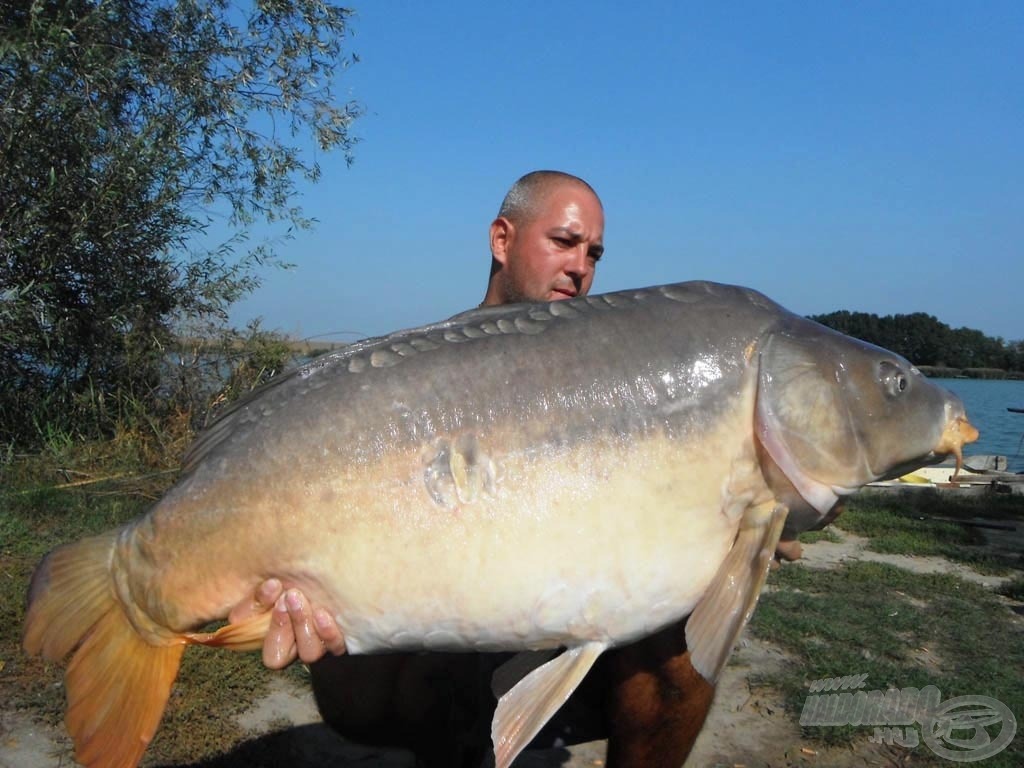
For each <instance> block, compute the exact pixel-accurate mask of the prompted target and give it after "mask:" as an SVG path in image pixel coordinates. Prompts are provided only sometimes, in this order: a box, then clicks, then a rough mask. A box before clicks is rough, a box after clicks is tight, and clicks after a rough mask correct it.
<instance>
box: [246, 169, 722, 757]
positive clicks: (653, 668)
mask: <svg viewBox="0 0 1024 768" xmlns="http://www.w3.org/2000/svg"><path fill="white" fill-rule="evenodd" d="M603 238H604V210H603V208H602V206H601V201H600V200H599V198H598V196H597V194H596V193H595V192H594V190H593V189H592V188H591V187H590V185H589V184H587V183H586V182H585V181H583V180H582V179H580V178H578V177H576V176H572V175H569V174H565V173H561V172H558V171H535V172H533V173H529V174H527V175H526V176H524V177H522V178H521V179H519V180H518V181H517V182H516V183H515V184H514V185H513V186H512V188H511V189H510V190H509V192H508V194H507V195H506V196H505V199H504V201H503V202H502V205H501V208H500V209H499V211H498V216H497V217H496V218H495V219H494V221H493V222H491V226H490V247H491V270H490V276H489V279H488V283H487V291H486V293H485V295H484V300H483V302H482V305H483V306H494V305H500V304H507V303H511V302H519V301H556V300H560V299H568V298H572V297H575V296H584V295H586V294H587V293H588V292H589V291H590V288H591V285H592V284H593V280H594V271H595V268H596V266H597V263H598V261H599V260H600V259H601V256H602V254H603V253H604V239H603ZM271 606H273V608H272V611H273V614H272V622H271V625H272V626H271V632H270V634H269V635H268V636H267V638H266V641H265V644H264V650H263V657H264V662H265V663H266V664H267V666H270V667H274V668H277V667H282V666H285V665H286V664H288V663H290V662H291V661H293V660H294V659H295V658H296V657H298V658H301V659H302V660H303V661H305V662H307V663H311V662H314V661H316V660H317V659H320V658H321V657H322V656H324V655H325V653H330V654H341V653H344V649H345V642H344V637H343V635H342V633H341V631H340V630H339V628H338V626H337V624H336V623H335V622H334V619H333V617H332V616H331V615H330V613H329V612H327V611H325V610H323V609H320V608H317V609H312V608H311V607H310V606H309V605H308V604H307V603H306V600H305V598H304V596H303V595H302V594H301V593H299V592H298V591H297V590H288V591H286V592H284V593H283V594H282V585H281V583H280V582H279V581H277V580H270V581H267V582H265V583H264V584H263V585H261V587H260V590H259V592H258V593H257V595H256V597H255V600H254V601H253V602H251V603H247V604H245V605H241V606H238V607H237V608H236V609H235V611H234V612H232V616H231V620H232V621H237V620H239V619H241V618H244V617H245V616H247V615H250V614H251V613H254V612H259V611H265V610H271ZM683 627H684V623H679V624H676V625H673V626H670V627H667V628H665V629H663V630H661V631H660V632H658V633H657V634H656V635H654V636H652V637H649V638H646V639H644V640H641V641H639V642H636V643H633V644H631V645H628V646H624V647H622V648H618V649H615V650H612V651H609V652H608V653H605V654H604V655H603V656H602V657H601V658H600V659H599V660H598V662H597V664H595V666H594V668H593V669H592V670H591V672H590V673H589V674H588V675H587V677H586V678H585V680H584V681H583V683H582V684H581V685H580V687H579V688H578V689H577V690H576V692H575V693H574V694H573V695H572V697H570V699H569V701H568V702H566V704H565V706H564V707H563V708H562V709H561V710H560V711H559V712H558V713H557V714H556V715H555V717H554V718H553V719H552V721H551V722H550V723H549V724H548V725H547V726H546V727H545V728H544V730H543V731H542V732H541V733H540V734H538V736H537V738H536V739H535V740H534V741H533V742H532V744H531V746H532V747H535V748H536V747H552V746H557V745H561V744H571V743H580V742H583V741H590V740H594V739H599V738H608V761H607V765H608V766H609V767H610V768H662V767H664V768H678V766H680V765H681V764H682V762H683V760H684V759H685V758H686V755H687V754H688V753H689V751H690V748H691V747H692V745H693V742H694V740H695V739H696V737H697V734H698V733H699V731H700V727H701V725H702V724H703V722H704V718H705V717H706V716H707V712H708V709H709V708H710V705H711V699H712V695H713V693H714V687H713V686H712V685H711V684H710V683H708V682H707V681H705V680H704V679H703V678H701V677H700V675H698V674H697V672H696V671H695V670H694V669H693V667H692V666H691V665H690V661H689V654H688V653H687V651H686V643H685V633H684V631H683ZM513 656H514V654H497V653H490V654H477V653H462V654H442V653H431V654H410V653H401V654H390V655H384V656H375V657H374V656H370V657H366V656H364V657H347V656H328V657H327V658H323V659H322V660H320V661H317V663H316V664H314V665H313V666H312V667H311V670H312V677H313V687H314V692H315V693H316V696H317V704H318V705H319V707H320V710H321V714H322V715H323V717H324V720H325V721H326V722H327V723H328V724H330V725H331V726H333V727H334V728H336V729H337V730H338V731H339V732H341V733H342V735H344V736H345V737H347V738H349V739H352V740H355V741H359V742H362V743H367V744H379V745H388V746H402V747H406V748H408V749H411V750H412V751H413V752H415V753H416V755H417V758H418V760H419V764H420V765H422V766H424V767H425V768H452V766H462V768H476V766H478V765H479V764H480V762H481V760H483V759H484V758H485V756H486V755H487V754H488V753H489V751H490V749H491V744H490V721H491V717H492V716H493V713H494V708H495V704H496V700H495V696H494V693H493V692H492V688H491V680H492V675H493V674H494V672H495V671H496V670H498V669H499V668H502V665H504V664H506V663H508V662H509V661H510V660H511V659H512V658H513ZM504 669H505V670H507V669H508V667H505V668H504Z"/></svg>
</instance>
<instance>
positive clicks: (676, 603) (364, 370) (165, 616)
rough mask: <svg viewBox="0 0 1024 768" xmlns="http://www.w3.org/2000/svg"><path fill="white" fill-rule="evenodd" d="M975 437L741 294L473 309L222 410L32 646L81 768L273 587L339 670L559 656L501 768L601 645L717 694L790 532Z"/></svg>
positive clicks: (134, 737)
mask: <svg viewBox="0 0 1024 768" xmlns="http://www.w3.org/2000/svg"><path fill="white" fill-rule="evenodd" d="M976 437H977V432H976V430H974V429H973V427H971V426H970V424H969V423H968V422H967V421H966V416H965V414H964V412H963V406H962V404H961V403H960V402H959V400H957V398H955V397H954V396H953V395H951V394H950V393H948V392H946V391H944V390H942V389H940V388H938V387H936V386H934V385H933V384H931V383H930V382H928V381H926V380H925V379H924V377H922V376H921V374H920V373H919V372H918V371H917V370H916V369H915V368H914V367H913V366H912V365H910V364H909V363H908V362H907V361H906V360H903V359H902V358H899V357H898V356H896V355H894V354H892V353H890V352H887V351H885V350H882V349H879V348H877V347H873V346H871V345H868V344H864V343H863V342H859V341H856V340H854V339H851V338H849V337H846V336H843V335H841V334H838V333H835V332H834V331H830V330H829V329H826V328H824V327H822V326H820V325H817V324H815V323H812V322H810V321H808V320H806V319H804V318H801V317H799V316H797V315H794V314H792V313H790V312H787V311H786V310H784V309H783V308H782V307H779V306H778V305H777V304H775V303H773V302H772V301H770V300H769V299H767V298H766V297H764V296H763V295H761V294H759V293H757V292H756V291H751V290H749V289H744V288H739V287H735V286H725V285H719V284H714V283H680V284H675V285H668V286H656V287H653V288H648V289H641V290H633V291H622V292H617V293H611V294H605V295H602V296H592V297H582V298H577V299H572V300H567V301H561V302H553V303H547V304H544V303H541V304H522V305H509V306H504V307H497V308H486V309H477V310H471V311H469V312H465V313H463V314H461V315H457V316H456V317H454V318H451V319H449V320H447V321H444V322H441V323H435V324H433V325H428V326H424V327H422V328H418V329H411V330H406V331H400V332H397V333H394V334H391V335H389V336H387V337H382V338H378V339H369V340H366V341H362V342H357V343H356V344H353V345H351V346H350V347H348V348H346V349H344V350H340V351H337V352H332V353H329V354H328V355H325V356H323V357H321V358H317V359H316V360H313V361H311V362H310V363H308V364H307V365H305V366H303V367H301V368H299V369H297V370H295V371H294V372H292V373H290V374H287V375H284V376H281V377H278V378H277V379H275V380H273V381H272V382H271V383H270V384H268V385H267V386H266V387H265V388H263V389H262V390H259V391H257V392H256V393H254V394H253V395H252V396H251V397H249V398H248V399H246V400H244V401H242V402H240V403H239V404H237V405H235V406H234V407H233V408H232V409H231V410H230V411H228V412H227V413H226V414H225V415H224V416H222V417H221V419H219V420H218V421H217V422H216V423H215V424H214V425H213V426H212V427H211V428H210V429H209V430H208V431H207V432H206V433H204V434H203V435H201V436H200V437H199V439H198V440H197V441H196V443H195V445H194V447H193V448H192V449H191V450H190V452H189V454H188V455H187V456H186V459H185V462H184V464H185V472H184V474H183V475H182V477H181V478H180V479H179V481H178V482H177V483H176V484H175V485H174V486H173V487H172V488H171V489H170V490H169V491H168V492H167V494H166V495H165V496H164V498H163V499H161V500H160V501H159V502H158V503H157V504H156V505H155V506H154V507H153V508H152V509H151V510H150V511H149V512H148V513H147V514H146V515H145V516H144V517H142V518H140V519H139V520H137V521H135V522H133V523H131V524H129V525H128V526H126V527H125V528H123V529H120V530H118V531H113V532H111V533H109V534H107V535H103V536H99V537H94V538H93V539H89V540H86V541H83V542H78V543H73V544H69V545H66V546H64V547H62V548H59V549H57V550H55V551H54V552H52V553H50V554H49V555H48V556H47V557H46V558H45V559H44V561H43V562H42V563H41V565H40V566H39V568H38V569H37V571H36V574H35V576H34V577H33V582H32V586H31V588H30V596H29V610H28V615H27V618H26V630H25V648H26V650H27V651H28V652H30V653H42V654H43V655H44V656H46V657H47V658H52V659H58V658H61V657H63V656H64V655H66V654H67V653H68V652H72V653H73V657H72V662H71V666H70V668H69V675H68V677H67V683H68V700H69V715H68V720H67V724H68V729H69V732H70V733H71V735H72V737H73V739H74V740H75V744H76V756H77V759H79V760H80V761H81V762H83V763H84V764H86V765H88V766H90V767H91V768H130V767H131V766H134V765H135V764H136V763H137V762H138V760H139V758H140V757H141V755H142V751H143V750H144V748H145V744H146V743H148V741H149V739H150V738H151V737H152V735H153V733H154V732H155V730H156V728H157V725H158V723H159V720H160V716H161V713H162V711H163V708H164V705H165V703H166V699H167V696H168V694H169V691H170V685H171V683H172V682H173V680H174V677H175V675H176V673H177V668H178V664H179V660H180V656H181V650H182V648H183V646H184V645H185V644H203V645H215V646H224V647H228V648H233V649H238V650H246V649H254V648H258V647H259V646H260V645H261V643H262V640H263V637H264V636H265V634H266V631H267V627H268V623H269V616H268V615H267V614H263V615H260V616H256V617H253V618H251V619H249V620H246V621H244V622H240V623H238V624H229V625H227V626H225V627H224V628H222V629H221V630H218V631H217V632H215V633H212V634H197V633H195V631H194V630H196V629H197V628H198V627H201V626H202V625H203V624H205V623H206V622H208V621H211V620H216V619H222V618H224V617H225V616H226V615H227V614H228V612H229V610H230V608H231V607H232V606H234V605H236V604H238V603H241V602H242V601H244V600H246V599H249V598H250V597H251V595H252V594H253V592H254V591H255V589H256V587H257V585H258V584H260V583H261V582H262V581H263V580H264V579H266V578H269V577H276V578H279V579H280V580H281V581H282V583H283V584H284V585H285V586H286V587H298V588H300V589H301V590H302V591H303V592H305V593H306V595H307V596H308V597H309V598H310V600H311V601H312V602H313V603H314V604H317V605H320V606H323V607H325V608H327V609H329V610H330V611H332V613H333V614H334V615H335V617H336V619H337V621H338V624H339V626H340V627H341V628H342V630H343V631H344V633H345V636H346V643H347V647H348V650H349V652H351V653H374V652H381V651H390V650H397V649H426V650H446V651H451V650H456V651H457V650H480V649H487V650H507V651H516V650H528V649H546V648H548V649H551V648H559V647H564V648H565V649H566V650H565V652H564V653H562V654H560V655H557V656H555V657H554V658H552V659H551V660H549V661H547V662H546V663H544V664H542V665H541V666H539V667H537V668H535V669H532V670H531V671H530V672H529V673H528V674H526V675H525V677H523V678H522V679H521V680H520V681H519V682H518V683H516V684H515V685H513V686H512V687H511V689H510V690H508V691H507V692H506V693H505V694H504V695H503V696H502V698H501V700H500V701H499V703H498V707H497V710H496V714H495V718H494V721H493V724H492V735H493V741H494V745H495V755H496V765H497V766H498V768H506V767H507V766H508V765H509V764H510V763H511V761H512V760H513V759H514V758H515V756H516V754H518V752H519V751H520V750H521V749H522V748H523V747H524V746H525V745H526V744H527V743H528V742H529V740H530V739H531V738H532V736H533V735H534V734H535V733H537V731H538V730H539V729H540V728H541V727H542V726H543V724H544V723H545V722H546V721H547V719H548V718H549V717H550V716H551V715H552V714H553V713H554V712H555V711H556V710H557V709H558V707H559V706H560V705H561V703H562V702H564V701H565V699H566V698H567V697H568V696H569V694H570V693H571V692H572V690H573V689H574V688H575V686H576V685H577V684H578V683H579V681H580V680H581V679H582V677H583V676H584V675H585V674H586V672H587V670H588V669H589V668H590V666H591V665H592V664H593V663H594V661H595V660H596V659H597V658H598V656H599V655H600V654H601V653H602V652H603V651H604V650H605V649H607V648H609V647H613V646H616V645H619V644H622V643H625V642H628V641H630V640H633V639H635V638H638V637H642V636H644V635H646V634H649V633H652V632H654V631H656V630H658V629H660V628H662V627H664V626H667V625H668V624H670V623H673V622H675V621H678V620H679V619H681V618H682V617H684V616H687V615H690V619H689V620H688V622H687V630H686V631H687V641H688V643H687V644H688V647H689V649H690V650H691V652H692V660H693V664H694V668H695V669H696V670H697V671H698V672H699V673H700V674H702V675H703V676H704V677H705V678H707V679H708V680H710V681H714V679H715V678H716V677H717V675H718V673H719V671H720V669H721V666H722V665H723V664H724V663H725V659H726V658H727V656H728V653H729V651H730V649H731V648H732V645H733V643H734V641H735V639H736V637H737V635H738V633H739V632H740V630H741V629H742V627H743V624H744V622H745V621H746V619H747V618H748V617H749V615H750V612H751V611H752V610H753V607H754V604H755V603H756V600H757V596H758V594H759V592H760V588H761V585H762V583H763V581H764V578H765V574H766V571H767V565H768V561H769V560H770V558H771V555H772V552H773V551H774V548H775V544H776V542H777V541H778V539H779V536H780V535H781V534H782V530H783V526H784V525H787V526H788V527H789V529H790V530H801V529H804V528H807V527H810V526H813V525H817V524H819V523H820V522H821V521H822V520H824V519H825V518H826V516H827V515H828V514H829V512H831V511H832V509H833V507H834V506H835V504H836V503H837V501H838V499H839V497H840V496H842V495H844V494H846V493H849V492H851V491H852V490H853V489H856V488H857V487H859V486H861V485H863V484H865V483H868V482H871V481H874V480H878V479H881V478H884V477H886V476H888V475H889V474H891V473H893V472H897V471H898V472H900V473H903V472H905V471H906V470H907V468H908V467H914V466H921V465H923V464H926V463H929V462H933V461H937V460H940V459H941V458H942V457H943V456H944V455H946V454H949V453H953V454H956V455H957V456H958V457H959V455H960V449H961V446H962V445H963V444H964V443H966V442H970V441H971V440H972V439H975V438H976ZM787 520H788V522H787ZM115 659H116V660H118V663H117V664H114V663H113V660H115ZM129 714H130V715H131V717H129V716H128V715H129ZM125 723H127V724H129V725H128V726H127V727H126V726H124V724H125Z"/></svg>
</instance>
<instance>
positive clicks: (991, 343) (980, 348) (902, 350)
mask: <svg viewBox="0 0 1024 768" xmlns="http://www.w3.org/2000/svg"><path fill="white" fill-rule="evenodd" d="M810 318H811V320H814V321H816V322H819V323H821V324H822V325H827V326H828V327H829V328H834V329H835V330H837V331H841V332H842V333H845V334H847V335H848V336H853V337H855V338H858V339H863V340H864V341H867V342H870V343H871V344H877V345H878V346H880V347H885V348H886V349H890V350H892V351H893V352H896V353H897V354H900V355H902V356H903V357H905V358H907V359H908V360H909V361H910V362H912V363H914V365H917V366H928V367H934V368H941V369H956V370H963V371H971V370H977V371H979V373H980V371H981V370H982V369H998V370H1001V371H1007V372H1009V371H1016V372H1021V371H1024V340H1022V341H1013V342H1006V341H1004V340H1003V339H1001V338H999V337H996V338H993V337H991V336H986V335H985V334H984V333H982V332H981V331H977V330H974V329H973V328H950V327H949V326H948V325H946V324H945V323H942V322H940V321H939V320H938V319H936V318H935V317H933V316H932V315H928V314H925V313H924V312H914V313H912V314H909V315H885V316H884V317H879V316H878V315H874V314H870V313H868V312H850V311H848V310H845V309H843V310H840V311H838V312H830V313H828V314H825V315H811V316H810Z"/></svg>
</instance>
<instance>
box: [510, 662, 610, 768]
mask: <svg viewBox="0 0 1024 768" xmlns="http://www.w3.org/2000/svg"><path fill="white" fill-rule="evenodd" d="M607 647H608V645H607V644H606V643H599V642H591V643H586V644H585V645H581V646H578V647H576V648H569V649H568V650H566V651H565V652H564V653H562V654H560V655H559V656H557V657H555V658H554V659H552V660H551V661H549V662H547V663H546V664H543V665H541V666H540V667H537V668H536V669H535V670H533V671H532V672H530V673H529V674H528V675H527V676H526V677H524V678H523V679H522V680H520V681H519V682H518V683H517V684H516V685H515V687H513V688H512V690H510V691H509V692H508V693H506V694H505V695H504V696H502V697H501V698H500V699H499V700H498V707H497V709H496V710H495V712H494V720H493V721H492V722H491V741H492V742H493V744H494V762H495V768H508V766H510V765H511V764H512V761H513V760H515V758H516V756H517V755H518V754H519V753H520V752H522V751H523V749H524V748H525V747H526V745H527V744H529V743H530V741H531V740H532V739H533V737H534V736H536V735H537V734H538V733H539V732H540V729H541V728H543V727H544V724H545V723H546V722H547V721H548V720H550V719H551V717H552V716H553V715H554V714H555V712H557V711H558V708H559V707H561V706H562V705H563V704H564V703H565V701H566V699H568V698H569V696H571V695H572V692H573V691H575V690H576V686H578V685H579V684H580V682H581V681H582V680H583V678H584V677H585V676H586V674H587V672H588V671H590V668H591V667H592V666H593V665H594V662H595V661H597V657H598V656H600V655H601V653H602V652H604V650H605V649H606V648H607Z"/></svg>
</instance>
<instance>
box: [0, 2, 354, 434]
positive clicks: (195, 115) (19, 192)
mask: <svg viewBox="0 0 1024 768" xmlns="http://www.w3.org/2000/svg"><path fill="white" fill-rule="evenodd" d="M242 6H243V7H239V4H238V3H235V2H229V0H22V1H21V2H18V1H17V0H14V1H8V0H5V2H3V3H0V443H6V444H8V445H9V444H11V443H12V442H22V441H25V440H26V439H32V438H33V437H35V436H37V435H38V434H39V431H40V429H41V428H42V422H43V420H46V421H47V422H48V423H49V424H50V425H54V424H56V426H57V427H58V428H60V429H64V430H74V429H78V428H81V427H82V425H83V424H86V425H88V427H89V428H91V429H95V428H102V424H97V422H96V420H95V419H84V420H83V419H81V418H76V416H80V415H81V407H82V404H83V403H88V404H89V406H88V407H89V408H90V409H94V408H95V405H96V403H97V402H103V401H104V398H106V401H107V402H116V401H118V400H119V399H121V398H125V397H129V398H132V399H134V400H135V401H138V400H139V399H142V400H145V399H147V398H151V397H153V396H154V395H155V392H156V389H157V383H158V375H159V363H160V358H161V354H162V353H161V350H163V349H164V345H165V344H166V342H167V340H168V339H169V334H170V329H171V327H172V323H173V322H174V321H175V320H176V319H179V318H182V317H205V316H210V315H223V314H224V313H225V310H226V308H227V307H228V306H229V305H230V304H231V302H233V301H235V300H237V299H238V298H239V297H240V296H242V295H243V294H244V293H246V292H247V291H249V290H251V289H252V288H253V287H255V285H256V284H257V282H258V279H259V275H258V269H257V268H258V265H259V264H260V263H263V262H264V261H265V260H267V259H273V253H272V252H268V251H266V250H260V249H253V250H245V249H241V248H240V247H236V246H239V244H240V243H241V242H242V240H241V239H239V238H231V237H227V238H226V239H225V241H223V242H221V243H219V244H218V245H217V246H216V247H213V248H207V249H206V250H197V246H196V243H197V242H200V241H202V240H203V238H202V235H203V234H204V232H206V231H207V229H208V228H209V225H210V224H211V222H212V221H213V219H212V213H213V212H215V211H216V212H218V213H219V214H220V215H221V216H225V215H226V216H227V218H228V219H229V220H230V224H231V225H232V226H233V227H234V231H235V232H236V233H240V232H244V230H245V228H246V227H247V226H249V225H250V224H252V223H253V222H254V221H256V220H260V219H264V220H269V221H278V222H281V225H282V226H300V227H301V226H305V225H307V222H306V221H305V220H304V219H303V216H302V212H301V210H300V209H299V207H298V206H296V205H295V203H294V193H295V184H296V182H297V181H298V180H299V179H301V178H306V179H314V180H315V179H316V178H317V177H318V176H319V168H318V167H317V165H316V163H315V162H314V161H313V160H311V159H309V154H310V153H308V152H304V151H303V148H304V147H308V146H311V141H310V139H313V141H315V145H316V146H319V148H320V149H321V150H331V149H340V150H341V151H342V152H344V153H345V156H346V159H347V160H349V161H351V150H352V146H353V142H354V139H353V137H352V136H351V134H350V126H351V124H352V121H353V120H354V119H355V118H356V117H357V116H358V113H359V108H358V106H357V105H356V104H354V103H352V102H344V103H340V102H338V101H336V100H335V98H334V96H333V95H332V84H333V83H334V81H335V79H336V76H337V75H338V73H339V72H340V71H341V70H343V69H344V68H345V67H347V66H348V65H349V64H351V63H352V62H353V61H355V60H356V59H355V56H354V55H352V54H348V53H345V52H344V48H343V44H344V43H345V41H346V34H347V32H348V28H349V22H350V18H351V11H349V10H348V9H345V8H341V7H338V6H336V5H333V4H332V3H330V2H328V1H327V0H257V1H256V2H254V3H251V4H246V3H244V2H243V3H242ZM218 229H220V227H218Z"/></svg>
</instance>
